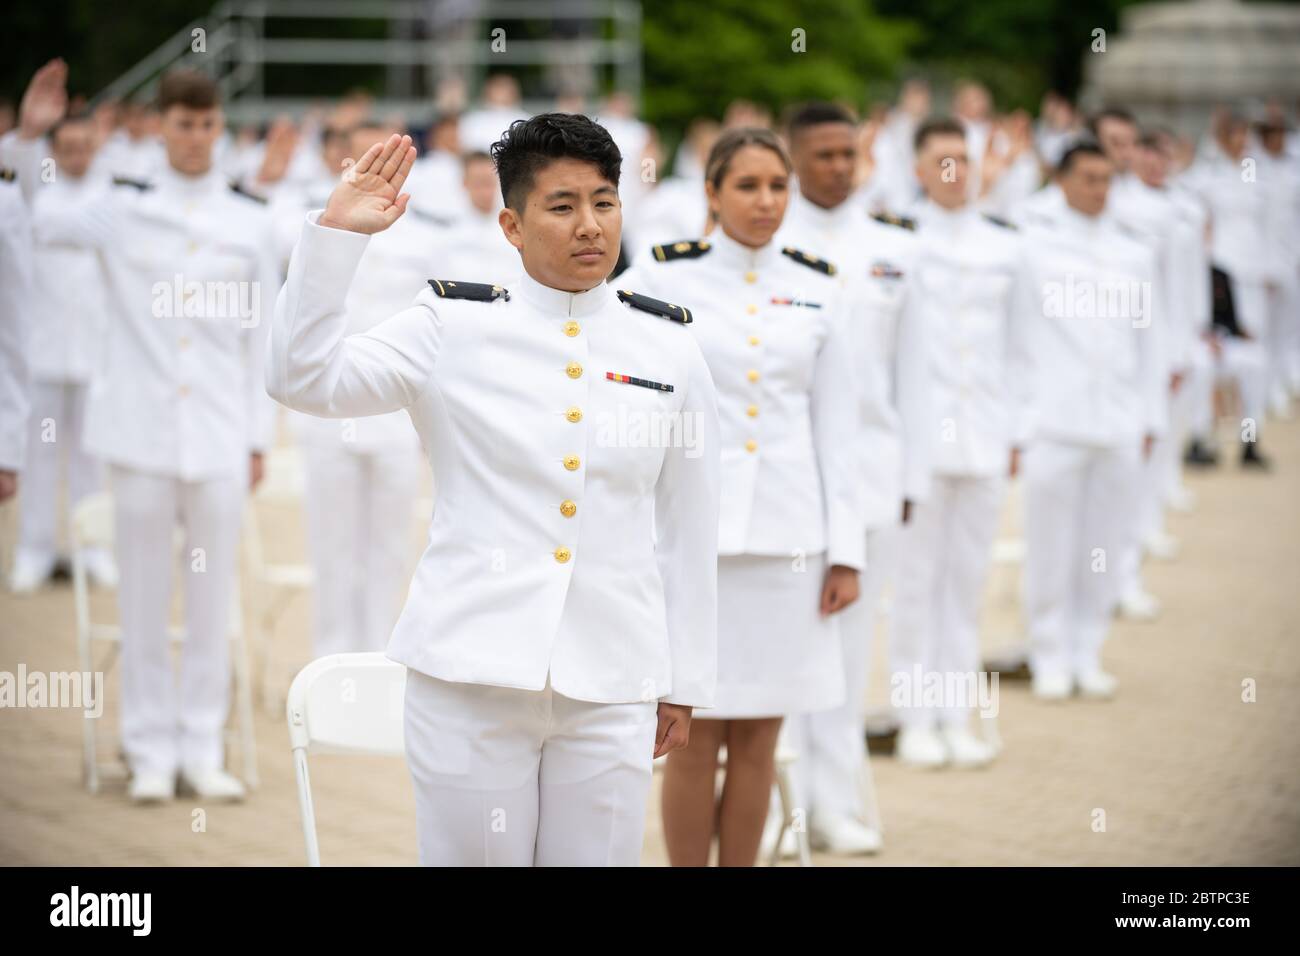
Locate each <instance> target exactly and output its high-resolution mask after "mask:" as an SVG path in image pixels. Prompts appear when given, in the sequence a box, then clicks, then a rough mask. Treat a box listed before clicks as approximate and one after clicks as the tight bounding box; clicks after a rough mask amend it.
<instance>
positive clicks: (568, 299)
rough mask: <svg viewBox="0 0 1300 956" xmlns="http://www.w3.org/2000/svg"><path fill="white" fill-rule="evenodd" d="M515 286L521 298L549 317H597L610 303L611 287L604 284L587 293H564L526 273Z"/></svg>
mask: <svg viewBox="0 0 1300 956" xmlns="http://www.w3.org/2000/svg"><path fill="white" fill-rule="evenodd" d="M515 286H516V289H517V290H518V293H519V296H520V298H522V299H523V300H524V301H525V302H527V303H528V304H529V305H531V306H533V307H534V308H535V309H537V311H539V312H542V313H544V314H546V315H549V316H563V317H569V316H572V317H573V318H580V317H582V316H586V315H595V314H596V313H597V312H599V311H600V310H601V309H603V308H604V307H605V306H606V305H608V304H609V302H610V291H609V285H608V284H607V283H604V282H602V283H601V284H600V285H598V286H596V287H595V288H594V289H588V290H587V291H586V292H564V291H563V290H561V289H552V288H551V287H550V286H545V285H542V284H541V283H540V282H538V281H537V280H536V279H534V278H533V277H532V276H530V275H529V274H528V273H526V272H525V273H523V274H522V275H521V276H520V279H519V281H518V282H517V283H515ZM512 291H514V290H512Z"/></svg>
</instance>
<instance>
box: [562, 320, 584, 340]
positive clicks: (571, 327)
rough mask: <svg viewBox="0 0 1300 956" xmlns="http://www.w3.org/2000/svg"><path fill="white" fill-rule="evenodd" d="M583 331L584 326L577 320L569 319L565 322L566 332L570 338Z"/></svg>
mask: <svg viewBox="0 0 1300 956" xmlns="http://www.w3.org/2000/svg"><path fill="white" fill-rule="evenodd" d="M581 331H582V326H581V325H579V324H578V323H577V322H574V321H573V320H569V321H568V322H565V323H564V334H565V335H567V336H568V337H569V338H573V337H574V336H575V335H577V334H578V333H579V332H581Z"/></svg>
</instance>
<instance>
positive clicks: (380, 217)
mask: <svg viewBox="0 0 1300 956" xmlns="http://www.w3.org/2000/svg"><path fill="white" fill-rule="evenodd" d="M414 163H415V147H414V146H412V145H411V137H409V136H398V135H397V134H396V133H394V134H393V135H392V136H390V137H389V138H388V142H386V143H375V145H373V146H371V147H370V148H369V149H368V150H366V151H365V153H364V154H363V155H362V157H361V158H360V159H359V160H357V161H356V163H355V164H353V165H352V166H350V167H348V169H347V171H346V172H345V173H344V174H343V179H342V180H341V181H340V182H339V184H338V185H337V186H335V187H334V191H333V192H332V193H330V198H329V202H328V203H326V205H325V211H324V212H323V213H321V217H320V225H322V226H326V227H328V228H331V229H346V230H348V231H349V232H359V233H361V234H363V235H367V236H369V235H374V234H375V233H376V232H383V231H384V230H385V229H387V228H388V227H389V226H391V225H392V224H393V223H395V222H397V220H398V219H399V218H401V215H402V213H404V212H405V211H406V204H407V202H408V201H410V198H411V196H410V193H403V192H402V191H401V190H402V184H403V183H405V182H406V177H407V175H408V174H409V173H410V172H411V166H412V165H413V164H414Z"/></svg>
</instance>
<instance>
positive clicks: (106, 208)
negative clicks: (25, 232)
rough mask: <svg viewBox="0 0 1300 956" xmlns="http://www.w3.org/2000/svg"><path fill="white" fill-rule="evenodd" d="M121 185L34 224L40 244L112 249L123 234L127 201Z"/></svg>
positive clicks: (49, 214)
mask: <svg viewBox="0 0 1300 956" xmlns="http://www.w3.org/2000/svg"><path fill="white" fill-rule="evenodd" d="M129 188H130V187H125V186H119V187H115V188H110V189H105V190H103V191H102V192H100V193H98V194H96V196H95V197H94V198H93V199H91V200H90V201H88V202H86V203H84V204H82V205H79V206H70V205H69V206H64V205H62V204H61V208H59V209H56V210H51V211H49V212H48V213H43V214H42V215H41V217H40V218H39V219H37V221H36V223H35V224H34V229H35V233H36V242H37V243H38V244H39V245H42V246H56V245H57V246H74V247H76V248H79V249H98V250H100V251H101V252H102V251H103V250H106V249H109V248H110V247H112V246H113V244H114V243H115V242H116V241H117V239H118V236H120V235H121V231H122V223H123V218H124V215H125V209H124V204H125V202H126V201H127V198H128V197H127V194H126V192H125V190H127V189H129Z"/></svg>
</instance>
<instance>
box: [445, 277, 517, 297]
mask: <svg viewBox="0 0 1300 956" xmlns="http://www.w3.org/2000/svg"><path fill="white" fill-rule="evenodd" d="M429 285H430V287H431V288H432V289H433V291H434V292H436V293H438V298H440V299H469V300H470V301H471V302H495V301H496V300H497V299H504V300H505V301H506V302H509V301H510V293H509V292H508V291H507V290H506V289H504V288H502V287H501V286H499V285H489V284H488V283H486V282H452V281H451V280H450V279H430V280H429Z"/></svg>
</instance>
